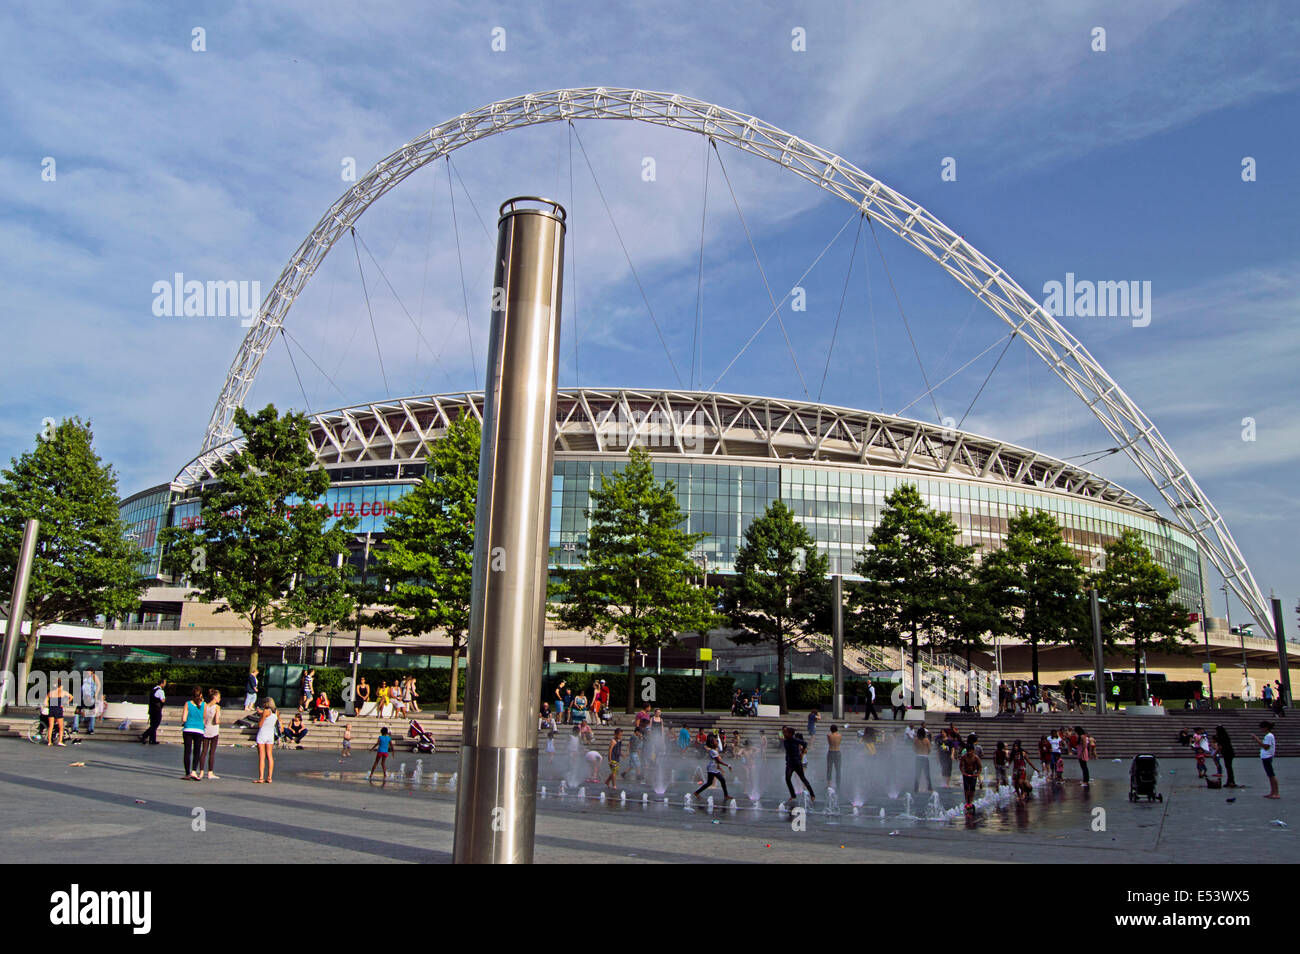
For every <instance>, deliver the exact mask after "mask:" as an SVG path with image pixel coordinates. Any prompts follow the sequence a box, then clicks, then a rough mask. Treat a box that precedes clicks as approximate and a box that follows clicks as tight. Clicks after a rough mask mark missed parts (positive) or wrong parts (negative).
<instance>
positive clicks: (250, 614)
mask: <svg viewBox="0 0 1300 954" xmlns="http://www.w3.org/2000/svg"><path fill="white" fill-rule="evenodd" d="M235 426H236V427H238V428H239V430H240V432H242V434H243V435H244V439H245V445H244V449H243V450H242V451H241V452H240V453H239V454H237V455H235V456H233V457H231V458H230V459H229V460H227V461H225V462H223V463H222V464H220V465H219V466H218V467H217V468H216V479H215V480H213V481H211V482H209V483H207V484H205V485H204V486H203V487H202V488H201V489H200V491H199V516H200V520H201V525H200V526H198V527H196V528H194V529H187V530H182V529H180V528H177V527H170V528H168V529H167V530H166V531H164V539H165V544H166V546H167V553H166V555H165V556H164V566H166V567H167V569H169V570H170V571H171V572H173V573H175V574H177V575H178V576H181V577H183V578H184V579H185V580H186V581H187V583H186V585H187V586H189V587H192V593H191V595H195V596H198V597H199V598H200V599H201V600H203V601H204V602H206V603H214V604H216V609H215V612H217V613H234V614H235V615H237V616H239V617H240V618H242V619H243V620H245V621H246V622H247V623H248V626H249V638H250V644H251V647H252V654H251V657H250V659H249V663H248V666H249V671H252V670H254V669H256V668H257V664H258V656H259V653H260V650H261V645H262V632H263V631H264V629H265V628H266V627H267V626H268V625H273V626H283V627H288V628H296V627H298V626H302V625H305V624H306V623H315V624H317V625H318V626H319V625H323V624H325V623H330V622H334V621H336V620H338V619H340V618H341V617H342V616H343V615H344V614H345V613H346V611H347V610H346V607H347V595H346V579H345V574H344V571H343V569H342V567H341V566H340V564H341V563H342V559H341V558H342V556H343V555H344V554H346V553H347V550H348V540H349V537H350V534H349V531H350V530H351V529H352V528H353V527H355V526H356V518H355V517H343V518H341V519H339V520H337V522H336V523H335V524H334V526H333V527H332V528H330V529H326V523H327V522H328V521H329V520H330V519H332V514H331V513H330V512H329V511H328V510H326V509H325V508H324V507H323V506H315V505H314V501H315V500H316V498H318V497H320V496H321V495H322V494H323V493H325V491H326V490H328V489H329V483H330V480H329V475H328V474H327V473H326V472H325V471H324V470H322V469H320V468H318V467H315V466H314V465H315V463H316V458H315V454H314V453H313V452H312V448H311V444H310V442H309V441H308V433H309V427H310V425H309V423H308V421H307V418H306V417H305V416H303V415H302V414H292V413H291V414H285V415H284V416H283V417H281V416H280V414H279V412H278V411H277V410H276V409H275V406H274V405H271V404H268V405H267V406H266V407H265V408H263V409H262V410H261V411H259V412H258V413H257V414H256V415H255V416H254V415H250V414H249V413H248V412H247V411H246V410H244V409H243V408H236V410H235Z"/></svg>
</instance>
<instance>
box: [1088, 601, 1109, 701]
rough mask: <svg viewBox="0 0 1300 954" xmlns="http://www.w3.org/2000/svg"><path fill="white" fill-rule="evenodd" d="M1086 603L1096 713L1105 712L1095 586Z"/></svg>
mask: <svg viewBox="0 0 1300 954" xmlns="http://www.w3.org/2000/svg"><path fill="white" fill-rule="evenodd" d="M1088 603H1089V606H1090V608H1091V609H1092V671H1093V674H1094V679H1095V685H1096V688H1097V715H1099V716H1104V715H1105V714H1106V660H1105V659H1103V658H1102V649H1101V604H1100V603H1099V602H1098V601H1097V588H1096V587H1095V586H1094V587H1092V588H1091V589H1090V590H1088Z"/></svg>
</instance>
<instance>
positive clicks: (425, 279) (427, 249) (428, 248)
mask: <svg viewBox="0 0 1300 954" xmlns="http://www.w3.org/2000/svg"><path fill="white" fill-rule="evenodd" d="M433 171H434V175H433V183H434V185H435V186H436V185H437V184H438V175H437V172H438V170H437V167H436V166H435V167H434V170H433ZM447 184H448V185H449V186H450V185H451V171H450V170H448V171H447ZM429 195H430V199H431V201H430V202H429V239H428V241H427V242H425V243H424V274H423V275H422V276H421V277H420V325H419V328H417V329H416V341H415V363H416V365H417V366H418V365H419V363H420V340H419V335H420V334H421V333H422V331H423V329H424V293H425V291H427V290H428V287H429V259H431V258H432V257H433V255H432V252H433V210H434V209H435V208H436V207H437V205H438V190H437V189H436V188H434V189H430V190H429Z"/></svg>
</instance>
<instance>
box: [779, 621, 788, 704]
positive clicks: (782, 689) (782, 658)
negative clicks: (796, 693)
mask: <svg viewBox="0 0 1300 954" xmlns="http://www.w3.org/2000/svg"><path fill="white" fill-rule="evenodd" d="M776 685H777V690H778V692H779V695H778V697H777V698H778V701H779V702H780V705H781V715H785V714H786V713H787V712H788V711H789V710H788V709H787V708H786V705H785V638H784V637H782V636H778V637H776Z"/></svg>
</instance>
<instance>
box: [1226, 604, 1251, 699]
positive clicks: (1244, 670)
mask: <svg viewBox="0 0 1300 954" xmlns="http://www.w3.org/2000/svg"><path fill="white" fill-rule="evenodd" d="M1219 589H1221V590H1223V615H1224V617H1225V619H1226V620H1227V623H1228V635H1232V607H1231V606H1229V605H1228V584H1227V581H1224V584H1223V586H1221V587H1219ZM1237 637H1238V639H1240V640H1241V679H1242V682H1243V685H1242V693H1241V694H1242V696H1243V697H1244V696H1246V694H1247V693H1248V692H1249V691H1250V664H1249V663H1247V662H1246V631H1245V630H1244V629H1243V630H1242V631H1241V632H1239V633H1238V634H1237ZM1246 701H1247V702H1249V701H1250V700H1248V699H1247V700H1246Z"/></svg>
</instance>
